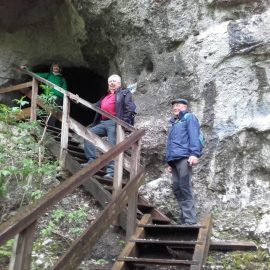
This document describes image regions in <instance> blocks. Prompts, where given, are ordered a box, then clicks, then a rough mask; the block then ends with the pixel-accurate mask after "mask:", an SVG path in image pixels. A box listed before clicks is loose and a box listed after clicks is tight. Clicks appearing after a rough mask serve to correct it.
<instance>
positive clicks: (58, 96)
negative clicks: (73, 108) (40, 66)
mask: <svg viewBox="0 0 270 270" xmlns="http://www.w3.org/2000/svg"><path fill="white" fill-rule="evenodd" d="M21 68H24V69H25V68H26V66H21ZM29 70H31V68H30V69H29ZM61 72H62V69H61V67H60V65H59V64H58V63H52V65H51V67H50V72H35V74H36V75H38V76H40V77H41V78H44V79H46V80H48V81H49V82H51V83H54V84H56V85H57V86H60V87H61V88H63V89H64V90H67V81H66V79H65V78H64V76H63V75H62V73H61ZM51 94H52V95H53V96H54V97H55V99H54V103H55V104H56V105H57V107H59V108H62V106H63V94H62V93H61V92H59V91H57V90H56V89H53V88H52V89H51ZM57 122H58V121H57V119H55V118H54V117H52V116H51V117H50V119H49V122H48V125H49V126H53V127H56V126H57Z"/></svg>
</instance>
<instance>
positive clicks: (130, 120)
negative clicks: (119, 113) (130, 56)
mask: <svg viewBox="0 0 270 270" xmlns="http://www.w3.org/2000/svg"><path fill="white" fill-rule="evenodd" d="M127 90H128V89H127ZM128 91H129V90H128ZM126 94H127V92H123V95H124V97H125V96H126ZM129 105H130V106H129V109H130V113H129V116H128V118H127V119H125V122H127V123H128V124H130V125H131V126H134V124H135V116H136V114H137V113H136V105H135V103H134V101H133V100H132V102H130V104H129Z"/></svg>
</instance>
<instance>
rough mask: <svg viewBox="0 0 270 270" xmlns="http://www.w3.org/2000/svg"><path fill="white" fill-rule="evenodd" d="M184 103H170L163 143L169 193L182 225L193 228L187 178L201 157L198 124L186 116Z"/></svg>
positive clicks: (193, 221)
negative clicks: (169, 186)
mask: <svg viewBox="0 0 270 270" xmlns="http://www.w3.org/2000/svg"><path fill="white" fill-rule="evenodd" d="M187 107H188V101H187V100H186V99H175V100H173V101H172V115H173V117H172V118H171V120H170V129H169V135H168V141H167V152H166V160H167V162H168V164H169V168H168V169H169V171H170V172H171V173H172V188H173V193H174V195H175V197H176V199H177V201H178V203H179V206H180V209H181V213H180V222H181V223H182V224H189V225H193V224H196V222H197V221H196V212H195V206H194V199H193V192H192V184H191V174H192V167H193V166H194V165H196V164H197V163H198V161H199V157H200V156H201V155H202V146H201V144H200V139H199V137H200V124H199V121H198V119H197V117H196V116H195V115H194V114H193V113H190V112H188V110H187Z"/></svg>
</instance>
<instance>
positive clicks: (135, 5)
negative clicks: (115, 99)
mask: <svg viewBox="0 0 270 270" xmlns="http://www.w3.org/2000/svg"><path fill="white" fill-rule="evenodd" d="M17 1H18V2H20V1H19V0H17ZM36 2H37V3H38V6H39V7H40V8H42V7H43V6H44V5H46V4H47V5H48V1H36ZM54 2H55V4H54V5H53V6H52V7H50V8H49V10H50V11H48V14H47V16H45V15H44V16H43V13H42V16H40V17H38V16H34V19H33V20H30V19H29V20H28V21H23V23H21V24H18V23H15V22H14V23H13V24H11V26H10V27H9V24H7V23H6V24H5V27H4V28H2V29H1V30H0V31H1V32H0V38H1V43H0V48H1V50H0V76H2V77H5V76H6V77H8V76H9V75H10V74H9V73H10V65H11V63H13V62H14V61H15V62H20V64H23V63H22V62H24V61H28V62H29V63H31V64H33V63H34V62H39V61H41V57H42V59H43V60H44V59H45V58H46V59H47V61H49V60H51V59H53V58H59V57H62V59H63V60H64V62H65V63H67V64H72V65H74V66H76V65H78V66H79V65H84V66H86V67H88V68H90V69H91V70H93V71H94V72H95V73H97V74H100V75H102V76H104V77H105V78H106V77H107V75H108V74H109V73H113V72H117V73H119V74H120V75H121V76H122V77H123V80H124V81H125V82H126V83H127V84H133V83H137V85H138V87H137V91H136V92H135V94H134V99H135V101H136V103H137V107H138V115H137V118H136V126H137V127H138V128H145V129H147V132H146V136H145V137H144V139H143V142H142V151H143V157H142V159H143V162H144V164H145V166H146V170H147V181H151V180H154V179H155V181H156V182H157V183H158V184H157V185H154V183H155V182H154V183H149V184H147V185H146V186H145V187H143V190H146V192H145V193H146V194H148V195H149V194H150V195H151V194H152V193H153V192H155V190H157V191H158V194H159V195H160V196H161V197H162V194H163V193H162V192H161V191H162V190H161V189H160V187H163V186H166V187H167V188H168V190H169V189H170V181H169V178H170V175H169V174H167V173H165V172H164V171H165V167H166V164H165V162H164V153H165V145H166V132H167V121H168V119H169V117H170V101H171V100H172V99H173V98H176V97H183V98H187V99H188V100H190V109H191V110H192V111H193V112H194V113H196V115H197V116H198V118H199V119H200V122H201V124H202V127H203V130H204V133H205V134H206V138H207V146H206V148H205V151H204V155H203V157H202V158H201V162H200V164H199V165H198V166H197V168H195V170H194V175H193V184H194V193H195V197H196V201H197V207H198V213H199V216H200V215H202V214H204V213H206V212H208V211H212V212H213V213H214V217H215V219H216V220H218V222H217V224H216V226H217V228H218V230H221V231H222V229H224V228H225V227H226V226H227V227H228V226H229V225H228V224H230V226H229V227H230V229H231V230H232V231H234V232H235V235H237V233H238V232H239V233H240V234H243V235H245V236H246V235H249V236H252V235H253V236H254V235H255V237H258V238H260V239H261V241H262V242H263V243H267V242H268V243H269V236H270V231H269V230H270V226H266V224H268V223H269V214H270V207H269V201H270V191H269V185H270V165H269V159H270V144H269V139H270V86H269V81H270V1H269V0H256V1H251V0H237V1H235V0H205V1H195V0H174V1H170V0H104V1H99V0H77V1H60V0H59V1H54ZM29 8H30V7H29ZM36 8H38V7H36ZM51 9H52V10H51ZM60 9H61V12H60V11H59V12H58V10H60ZM30 10H31V9H30ZM34 11H35V10H33V9H32V12H34ZM29 12H30V11H29ZM2 13H3V10H2V9H1V6H0V15H1V14H2ZM45 14H46V13H45ZM55 14H57V16H56V15H55ZM0 18H1V16H0ZM13 18H14V17H13ZM49 19H52V21H49ZM3 20H4V19H3ZM42 33H45V35H43V34H42ZM44 36H45V37H46V38H45V37H44ZM0 80H1V81H0V82H1V83H2V84H4V83H6V82H8V79H6V80H5V79H2V78H0ZM163 181H164V184H160V183H161V182H163ZM142 192H144V191H142ZM153 194H154V193H153ZM168 194H169V193H168V192H164V201H162V199H161V197H158V198H159V199H158V200H155V196H154V195H152V196H151V198H153V201H155V203H157V204H158V203H159V204H160V202H162V203H161V204H167V202H166V199H167V198H168V197H170V198H171V199H172V200H173V195H172V194H170V195H168ZM150 195H149V196H150ZM172 206H173V207H174V209H175V208H176V204H175V201H173V202H172ZM168 211H169V212H171V213H174V214H175V213H177V211H171V210H170V209H169V210H168ZM228 213H230V214H228ZM232 221H233V222H232ZM234 225H235V226H234ZM234 228H237V229H234Z"/></svg>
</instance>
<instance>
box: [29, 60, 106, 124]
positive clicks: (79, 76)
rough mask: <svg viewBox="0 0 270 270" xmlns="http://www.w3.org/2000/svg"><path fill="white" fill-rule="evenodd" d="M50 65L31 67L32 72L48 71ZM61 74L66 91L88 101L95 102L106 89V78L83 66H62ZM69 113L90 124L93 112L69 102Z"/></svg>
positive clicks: (82, 122) (83, 122)
mask: <svg viewBox="0 0 270 270" xmlns="http://www.w3.org/2000/svg"><path fill="white" fill-rule="evenodd" d="M49 70H50V66H45V65H42V66H41V65H40V66H35V67H34V68H33V72H49ZM62 74H63V76H64V77H65V79H66V81H67V87H68V89H67V90H68V91H69V92H72V93H73V94H77V95H79V96H80V97H81V98H83V99H85V100H87V101H89V102H90V103H95V102H97V101H98V100H99V99H100V98H101V97H102V96H104V95H105V93H106V91H107V78H104V77H101V76H100V75H97V74H95V73H94V72H93V71H91V70H89V69H87V68H84V67H63V68H62ZM70 115H71V117H72V118H74V119H75V120H76V121H78V122H80V123H81V124H83V125H84V126H86V125H89V124H91V122H92V121H93V118H94V116H95V112H94V111H92V110H90V109H88V108H87V107H85V106H83V105H82V104H76V103H74V102H71V106H70Z"/></svg>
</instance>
